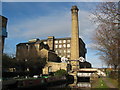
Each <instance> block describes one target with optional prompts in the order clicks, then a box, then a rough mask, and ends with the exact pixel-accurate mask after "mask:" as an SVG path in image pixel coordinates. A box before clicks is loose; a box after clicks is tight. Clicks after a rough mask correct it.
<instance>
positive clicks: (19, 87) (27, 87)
mask: <svg viewBox="0 0 120 90" xmlns="http://www.w3.org/2000/svg"><path fill="white" fill-rule="evenodd" d="M46 80H47V81H46ZM11 81H12V82H11ZM11 81H9V82H8V81H7V83H9V84H6V86H5V88H4V89H2V90H33V89H35V90H41V89H45V90H49V89H51V90H52V89H56V88H58V89H59V88H60V89H62V90H64V89H65V90H66V89H71V88H79V89H80V88H81V89H82V88H91V87H92V86H91V82H90V79H89V78H77V81H76V80H74V78H73V76H72V77H71V78H69V79H68V78H65V77H61V78H60V77H59V78H56V79H55V77H54V78H52V77H51V78H47V79H33V80H32V79H25V80H19V81H17V82H16V81H13V80H11ZM40 82H41V84H39V83H40ZM12 83H13V84H12ZM42 83H43V84H42Z"/></svg>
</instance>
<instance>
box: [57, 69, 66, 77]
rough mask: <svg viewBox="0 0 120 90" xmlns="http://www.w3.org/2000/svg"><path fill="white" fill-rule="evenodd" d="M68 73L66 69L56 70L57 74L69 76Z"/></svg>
mask: <svg viewBox="0 0 120 90" xmlns="http://www.w3.org/2000/svg"><path fill="white" fill-rule="evenodd" d="M67 75H68V73H67V71H65V70H64V69H60V70H57V71H56V72H55V76H67Z"/></svg>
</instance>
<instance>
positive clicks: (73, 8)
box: [71, 5, 79, 10]
mask: <svg viewBox="0 0 120 90" xmlns="http://www.w3.org/2000/svg"><path fill="white" fill-rule="evenodd" d="M71 10H79V9H78V8H77V6H76V5H74V6H72V8H71Z"/></svg>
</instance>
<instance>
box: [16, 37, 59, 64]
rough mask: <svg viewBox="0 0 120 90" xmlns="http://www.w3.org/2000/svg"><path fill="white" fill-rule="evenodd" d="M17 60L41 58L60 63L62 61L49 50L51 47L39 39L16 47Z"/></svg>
mask: <svg viewBox="0 0 120 90" xmlns="http://www.w3.org/2000/svg"><path fill="white" fill-rule="evenodd" d="M16 58H17V60H24V61H25V60H37V59H39V58H46V59H47V61H54V62H59V61H60V59H59V57H58V56H57V54H55V52H53V51H52V50H49V46H48V45H47V44H44V43H43V42H42V41H40V40H39V39H33V40H29V42H26V43H19V44H17V45H16Z"/></svg>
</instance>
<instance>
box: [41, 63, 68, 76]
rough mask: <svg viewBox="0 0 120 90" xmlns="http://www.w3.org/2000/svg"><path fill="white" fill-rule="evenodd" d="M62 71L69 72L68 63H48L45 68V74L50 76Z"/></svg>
mask: <svg viewBox="0 0 120 90" xmlns="http://www.w3.org/2000/svg"><path fill="white" fill-rule="evenodd" d="M60 69H64V70H66V71H67V63H59V62H48V63H47V64H46V65H45V67H44V68H43V74H50V73H52V72H56V71H57V70H60Z"/></svg>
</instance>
